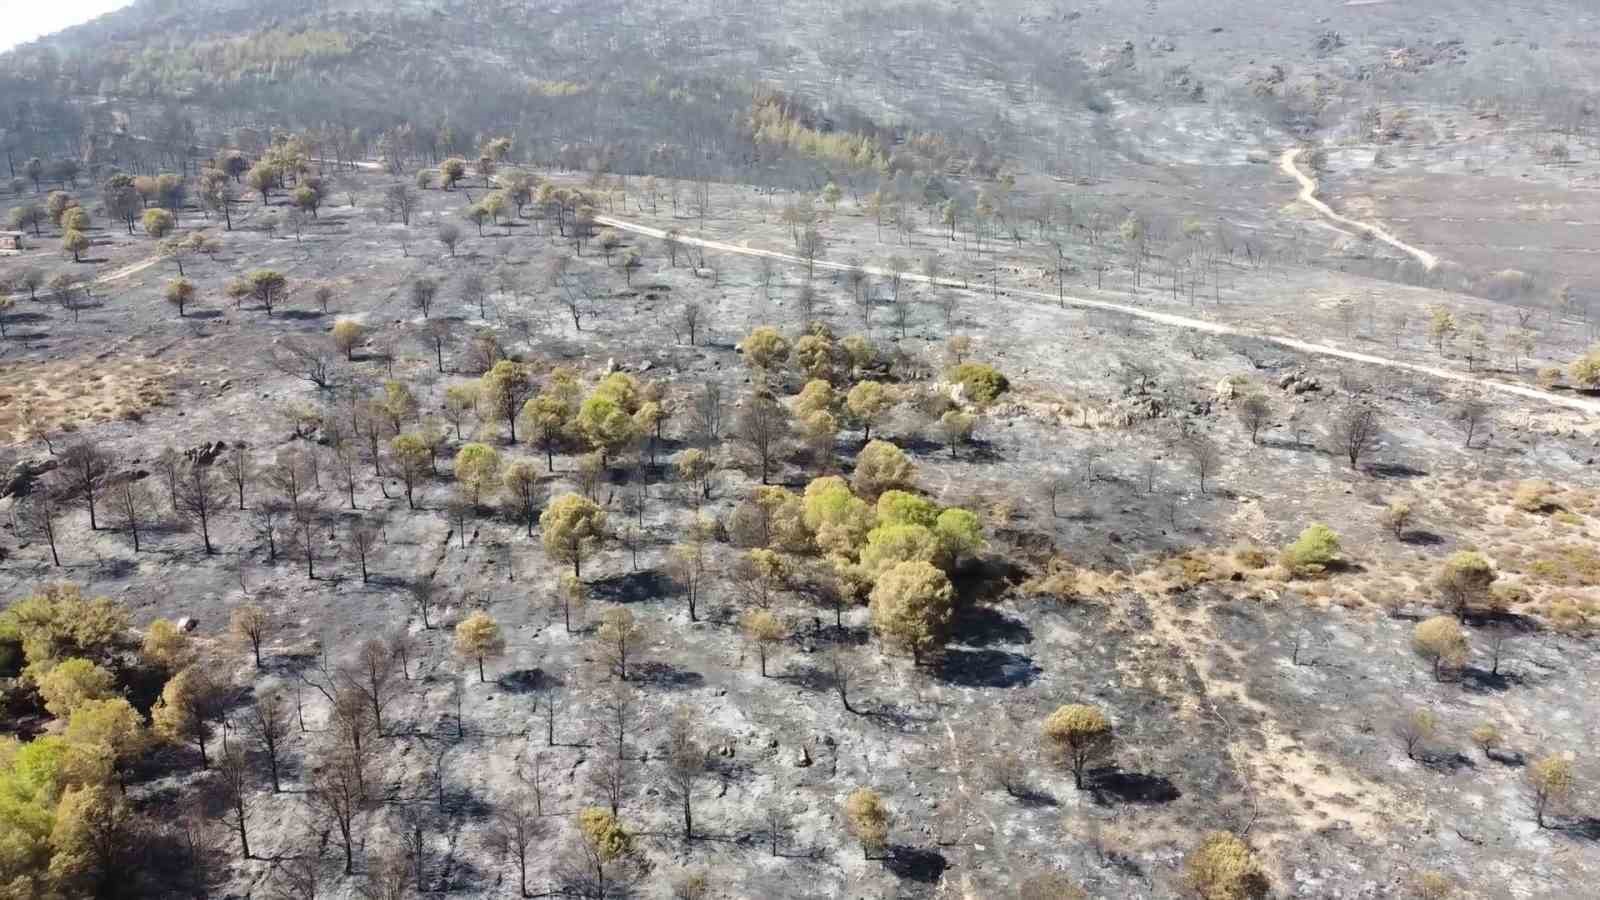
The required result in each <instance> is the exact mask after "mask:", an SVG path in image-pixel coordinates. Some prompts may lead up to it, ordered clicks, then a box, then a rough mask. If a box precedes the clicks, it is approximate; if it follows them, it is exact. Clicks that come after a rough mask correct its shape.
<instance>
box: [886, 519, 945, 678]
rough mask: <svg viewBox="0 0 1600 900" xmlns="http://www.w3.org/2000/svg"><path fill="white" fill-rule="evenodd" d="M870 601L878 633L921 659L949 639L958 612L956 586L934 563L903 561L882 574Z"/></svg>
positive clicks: (915, 659) (916, 658)
mask: <svg viewBox="0 0 1600 900" xmlns="http://www.w3.org/2000/svg"><path fill="white" fill-rule="evenodd" d="M901 527H915V526H901ZM870 602H871V608H872V625H873V628H874V630H876V631H877V632H878V636H879V637H880V638H881V639H882V640H883V641H884V642H885V643H887V644H889V645H891V646H894V647H897V648H899V649H901V650H904V651H906V652H908V653H910V654H911V657H912V660H913V661H919V662H920V660H921V658H922V656H923V655H924V654H926V653H928V652H929V651H931V650H934V649H936V648H938V647H939V646H941V645H942V644H943V643H944V641H945V636H946V634H947V633H948V632H949V629H950V620H951V617H952V615H953V614H954V611H955V589H954V588H952V587H951V586H950V579H948V578H946V577H945V574H944V572H942V571H940V570H939V569H938V568H937V567H936V566H934V565H932V564H931V563H927V562H922V561H920V560H917V561H911V562H902V563H899V564H898V565H896V566H894V567H893V568H891V569H889V570H888V571H886V572H883V573H881V574H880V575H879V576H878V580H877V583H876V585H874V587H873V588H872V595H871V601H870Z"/></svg>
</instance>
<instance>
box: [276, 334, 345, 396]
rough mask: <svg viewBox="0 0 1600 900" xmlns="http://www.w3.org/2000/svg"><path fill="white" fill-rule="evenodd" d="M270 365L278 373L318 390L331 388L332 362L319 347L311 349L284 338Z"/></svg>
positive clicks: (299, 342)
mask: <svg viewBox="0 0 1600 900" xmlns="http://www.w3.org/2000/svg"><path fill="white" fill-rule="evenodd" d="M272 364H273V366H274V367H275V368H277V370H278V371H279V372H282V373H283V374H285V375H290V376H293V377H295V378H299V379H300V380H302V381H305V382H307V383H309V384H311V385H314V386H316V387H318V388H322V389H327V388H330V387H332V386H333V367H334V361H333V358H332V357H330V356H328V354H327V353H325V352H323V350H322V348H321V347H313V346H311V345H309V344H307V343H305V342H304V341H300V340H297V339H295V338H284V339H283V341H282V343H280V344H279V345H278V348H277V349H276V350H275V351H273V353H272Z"/></svg>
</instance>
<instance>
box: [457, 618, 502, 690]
mask: <svg viewBox="0 0 1600 900" xmlns="http://www.w3.org/2000/svg"><path fill="white" fill-rule="evenodd" d="M505 652H506V639H505V636H504V635H503V634H501V632H500V623H498V622H496V621H495V620H494V618H493V617H492V616H490V615H489V614H488V613H486V612H483V611H481V610H480V611H478V612H475V613H473V614H472V615H470V616H467V617H466V618H465V619H462V620H461V622H460V624H458V625H456V653H457V655H460V656H464V657H466V658H468V659H475V660H477V662H478V682H479V683H480V684H481V683H483V682H484V681H486V679H485V678H484V674H483V661H484V659H485V658H486V657H487V658H495V657H499V656H501V655H502V654H504V653H505Z"/></svg>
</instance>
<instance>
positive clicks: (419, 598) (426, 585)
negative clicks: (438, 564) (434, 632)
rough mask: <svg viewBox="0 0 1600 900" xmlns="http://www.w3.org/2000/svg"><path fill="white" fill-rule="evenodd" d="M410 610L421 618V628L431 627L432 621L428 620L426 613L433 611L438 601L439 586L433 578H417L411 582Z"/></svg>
mask: <svg viewBox="0 0 1600 900" xmlns="http://www.w3.org/2000/svg"><path fill="white" fill-rule="evenodd" d="M410 598H411V610H412V611H413V612H415V613H416V614H417V618H419V619H421V620H422V627H423V628H425V629H426V628H432V627H433V623H432V622H430V621H428V613H430V612H432V611H433V608H434V606H435V605H437V604H438V601H439V588H438V585H437V584H436V583H435V582H434V580H433V579H432V578H431V577H429V578H419V579H417V580H416V581H414V582H412V584H411V592H410Z"/></svg>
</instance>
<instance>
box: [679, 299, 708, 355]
mask: <svg viewBox="0 0 1600 900" xmlns="http://www.w3.org/2000/svg"><path fill="white" fill-rule="evenodd" d="M704 314H705V307H703V306H701V305H700V304H699V303H697V302H695V301H693V300H691V301H689V302H688V303H685V304H684V305H683V306H682V307H680V308H679V309H678V325H679V327H681V328H682V329H683V331H684V332H686V333H687V334H688V335H689V346H691V347H693V346H694V344H695V338H696V336H697V335H698V334H699V333H700V320H701V317H702V316H704Z"/></svg>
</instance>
